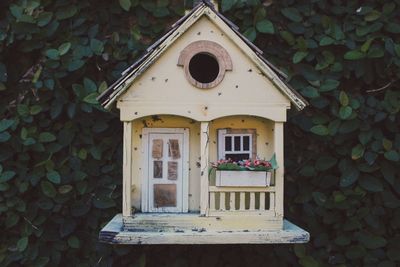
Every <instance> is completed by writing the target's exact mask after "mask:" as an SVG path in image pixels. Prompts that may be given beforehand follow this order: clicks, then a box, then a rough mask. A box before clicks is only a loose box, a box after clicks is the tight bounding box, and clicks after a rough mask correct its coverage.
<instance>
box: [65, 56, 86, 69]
mask: <svg viewBox="0 0 400 267" xmlns="http://www.w3.org/2000/svg"><path fill="white" fill-rule="evenodd" d="M83 65H85V61H83V60H80V59H78V60H73V61H71V62H70V63H69V64H68V71H76V70H78V69H80V68H81V67H82V66H83Z"/></svg>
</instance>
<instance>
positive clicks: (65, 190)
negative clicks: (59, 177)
mask: <svg viewBox="0 0 400 267" xmlns="http://www.w3.org/2000/svg"><path fill="white" fill-rule="evenodd" d="M72 189H74V188H73V187H72V186H71V185H69V184H67V185H63V186H60V187H59V188H58V192H59V193H60V194H67V193H69V192H71V191H72Z"/></svg>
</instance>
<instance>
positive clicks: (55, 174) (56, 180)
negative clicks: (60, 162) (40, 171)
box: [46, 170, 61, 184]
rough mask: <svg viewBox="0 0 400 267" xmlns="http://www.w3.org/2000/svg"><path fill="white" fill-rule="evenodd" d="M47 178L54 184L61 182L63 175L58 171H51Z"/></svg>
mask: <svg viewBox="0 0 400 267" xmlns="http://www.w3.org/2000/svg"><path fill="white" fill-rule="evenodd" d="M46 177H47V179H49V181H51V182H52V183H53V184H59V183H60V182H61V176H60V174H59V173H58V172H57V171H54V170H53V171H49V172H48V173H47V175H46Z"/></svg>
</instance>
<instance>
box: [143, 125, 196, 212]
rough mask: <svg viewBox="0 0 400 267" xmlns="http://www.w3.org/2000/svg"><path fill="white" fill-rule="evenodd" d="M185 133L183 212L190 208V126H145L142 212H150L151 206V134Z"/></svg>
mask: <svg viewBox="0 0 400 267" xmlns="http://www.w3.org/2000/svg"><path fill="white" fill-rule="evenodd" d="M153 133H154V134H171V133H175V134H176V133H181V134H183V144H182V146H183V147H182V162H183V166H182V212H188V210H189V128H143V129H142V151H141V152H142V160H141V165H140V166H141V169H142V170H141V176H142V177H141V182H142V186H141V189H142V190H141V208H142V212H150V211H149V210H150V207H149V203H150V201H149V192H148V190H149V182H150V181H149V168H150V166H149V153H150V144H149V134H153Z"/></svg>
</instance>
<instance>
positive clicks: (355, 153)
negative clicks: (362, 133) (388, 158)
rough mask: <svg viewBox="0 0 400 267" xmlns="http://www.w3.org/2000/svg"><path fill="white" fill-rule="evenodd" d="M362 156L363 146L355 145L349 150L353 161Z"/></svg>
mask: <svg viewBox="0 0 400 267" xmlns="http://www.w3.org/2000/svg"><path fill="white" fill-rule="evenodd" d="M363 155H364V146H363V145H361V144H358V145H356V146H355V147H353V149H352V150H351V158H352V159H353V160H357V159H359V158H361V157H362V156H363Z"/></svg>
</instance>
